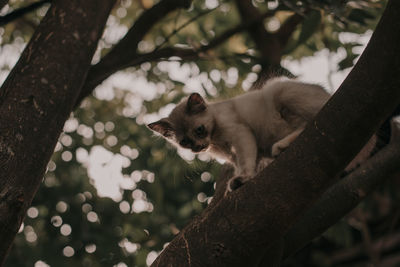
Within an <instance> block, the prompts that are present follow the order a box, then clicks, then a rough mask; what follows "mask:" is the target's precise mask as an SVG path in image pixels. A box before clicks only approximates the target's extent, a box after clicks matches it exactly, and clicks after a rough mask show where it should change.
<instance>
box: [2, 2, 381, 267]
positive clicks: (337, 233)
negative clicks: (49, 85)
mask: <svg viewBox="0 0 400 267" xmlns="http://www.w3.org/2000/svg"><path fill="white" fill-rule="evenodd" d="M25 2H26V1H17V0H16V1H10V3H11V8H17V7H19V6H21V5H22V4H25ZM253 2H254V3H255V4H256V5H257V6H258V8H259V9H260V10H262V11H266V10H268V9H270V10H272V11H274V10H275V16H276V18H277V19H279V20H280V22H281V23H283V22H284V20H285V19H287V17H288V14H289V15H292V14H294V12H299V13H301V14H304V16H305V18H304V20H303V22H302V23H301V24H300V25H299V26H298V27H297V28H296V31H295V32H294V33H293V34H292V36H291V39H290V41H289V44H288V45H287V47H286V48H285V51H286V52H285V53H284V55H285V56H286V57H287V58H292V59H300V58H302V57H304V56H310V55H313V54H314V53H316V52H317V51H320V50H321V49H325V48H327V49H329V50H330V51H332V52H336V51H337V50H338V49H341V48H344V50H345V51H346V57H345V58H344V59H343V60H342V61H341V62H340V64H339V66H338V68H339V69H344V68H348V67H351V66H352V65H353V63H354V59H355V58H356V57H357V55H358V54H357V53H354V52H353V48H354V47H355V46H357V45H358V44H357V43H356V42H351V43H349V42H344V41H341V39H340V38H339V37H340V34H341V33H342V32H352V33H364V32H365V31H366V30H368V29H371V28H373V27H374V25H375V23H376V20H377V16H378V15H379V14H380V12H381V10H382V3H381V2H376V1H373V2H371V3H370V1H351V4H345V3H344V1H313V0H309V1H292V0H290V1H289V0H287V1H282V2H279V3H278V6H275V7H274V6H273V5H272V4H274V3H275V4H276V2H275V1H262V0H257V1H253ZM144 3H145V4H147V5H148V4H150V5H152V4H154V3H153V1H151V0H148V1H144V0H142V1H131V0H121V1H120V2H119V4H118V6H116V7H115V9H114V11H113V13H112V19H110V21H109V22H110V23H109V24H108V26H107V27H108V28H107V30H106V34H105V37H104V38H103V40H102V41H101V42H100V46H99V51H98V52H99V54H102V55H104V54H105V53H107V52H108V51H109V50H110V49H111V48H112V46H113V45H114V44H115V43H116V42H117V41H118V39H119V38H121V37H122V35H123V33H124V31H126V30H128V28H129V27H131V25H132V24H133V23H134V21H135V20H136V19H137V18H138V17H139V15H140V14H142V13H143V12H145V10H144V9H143V4H144ZM215 3H217V6H215V5H214V4H215ZM45 9H46V8H42V9H40V10H38V11H36V12H34V13H32V14H29V15H27V16H25V17H24V18H21V19H19V20H17V21H15V22H13V23H10V24H8V25H6V26H5V27H4V28H2V29H0V31H1V38H2V53H4V51H5V50H4V49H5V47H6V46H8V45H12V46H14V47H17V46H18V45H20V47H19V50H18V52H20V51H21V50H22V45H23V44H24V43H25V42H26V41H27V40H29V37H30V36H31V34H32V32H33V29H34V26H35V25H37V24H38V23H39V20H40V18H41V17H42V16H43V14H44V12H45ZM306 9H307V10H310V11H309V12H306V13H304V11H305V10H306ZM283 14H286V15H285V16H283ZM195 17H197V19H195V20H194V21H193V22H192V23H190V24H188V25H187V26H186V27H184V28H182V29H181V30H180V31H177V29H179V27H180V26H182V25H183V24H185V23H186V22H187V21H188V20H191V19H193V18H195ZM282 18H283V19H282ZM240 23H241V20H240V16H239V14H238V12H237V9H236V6H235V5H234V3H233V2H232V1H194V3H193V5H192V7H191V8H190V9H189V10H188V11H186V10H180V11H175V12H172V13H171V14H168V15H167V16H165V18H163V20H162V21H161V22H160V23H158V24H157V25H156V26H155V27H154V28H153V29H152V30H151V32H150V33H149V34H147V35H146V36H145V39H144V40H142V41H141V43H140V45H139V51H140V52H148V51H151V50H152V49H154V48H161V47H166V46H170V45H185V46H190V47H200V46H202V45H205V44H207V43H209V42H210V40H212V39H213V38H214V37H216V36H220V34H222V33H223V32H225V31H226V30H227V29H230V28H232V27H234V26H236V25H238V24H240ZM107 31H110V32H112V33H114V34H115V35H116V36H118V38H117V37H115V36H112V34H110V33H108V34H107ZM257 57H259V56H258V53H257V51H255V45H254V42H253V41H252V40H251V39H250V37H249V36H248V35H247V34H246V33H243V34H238V35H235V36H233V37H231V38H230V39H229V40H228V41H227V42H225V43H223V44H221V45H220V46H218V47H216V48H215V49H213V50H212V51H209V52H208V53H207V54H206V55H204V57H202V58H200V59H199V60H197V61H196V62H188V63H183V62H180V61H179V60H177V61H174V60H175V59H170V62H167V61H164V62H151V63H149V62H148V63H144V64H142V65H141V66H139V67H132V68H129V69H126V70H124V71H121V72H119V73H117V74H116V75H115V76H113V77H111V78H110V79H109V81H106V82H105V83H103V85H101V86H99V87H98V88H97V89H96V90H95V92H94V96H91V97H89V98H87V99H86V100H85V101H84V102H83V103H82V105H81V107H80V108H79V109H77V110H76V111H75V112H74V114H73V115H71V117H70V119H69V120H68V121H67V123H66V126H65V131H64V133H63V134H62V135H61V136H60V139H59V143H58V144H57V147H56V151H55V153H54V155H53V158H52V160H51V161H50V163H49V165H48V172H47V173H46V175H45V177H44V180H43V184H42V186H41V188H40V189H39V191H38V192H37V195H36V197H35V199H34V202H33V203H32V208H31V209H30V210H29V211H28V214H27V217H26V219H25V221H24V225H23V227H21V232H20V233H19V234H18V235H17V237H16V240H15V244H14V246H13V249H12V251H11V253H10V256H9V258H8V260H7V263H6V266H10V267H11V266H13V267H19V266H21V267H22V266H46V265H40V264H39V263H38V261H43V262H45V263H46V264H48V265H50V266H57V267H63V266H93V267H97V266H146V260H147V261H149V260H150V259H151V258H152V257H154V255H156V252H159V251H161V250H162V248H163V246H164V245H165V244H166V243H167V242H169V241H170V240H171V239H172V238H173V236H174V235H175V234H177V233H178V232H179V230H180V229H182V228H183V227H184V226H185V225H186V224H187V223H188V222H189V220H190V219H191V218H192V217H193V216H195V215H197V214H200V212H201V211H202V210H203V208H204V207H205V206H206V203H207V201H208V200H210V197H211V196H212V194H213V184H214V182H215V179H216V178H217V177H218V173H219V167H220V165H219V164H218V163H217V162H215V161H213V160H209V159H208V158H206V157H204V156H199V157H195V158H193V159H186V160H185V159H183V158H182V157H180V156H179V155H178V154H177V151H176V149H175V148H173V147H171V145H169V144H167V143H166V142H165V141H164V140H163V139H161V138H159V137H155V136H152V133H151V132H150V131H149V130H148V129H147V128H146V126H145V123H146V122H149V121H146V120H150V119H151V118H153V119H156V118H159V117H160V116H162V114H163V112H164V111H163V110H167V109H169V108H171V107H172V106H170V105H168V104H171V103H177V102H179V100H180V99H181V98H182V97H183V96H184V95H186V94H187V93H188V92H190V91H200V92H202V93H204V94H205V95H207V96H208V97H209V98H213V99H219V98H227V97H230V96H233V95H237V94H238V93H240V92H241V91H242V89H241V87H242V85H243V87H244V88H247V89H248V88H249V87H250V85H251V84H252V83H253V82H254V81H255V80H256V78H257V75H256V74H255V72H257V71H259V69H260V68H259V66H254V65H255V63H256V62H258V61H259V59H258V58H257ZM14 61H15V60H14ZM11 67H12V64H11V63H2V65H1V69H2V71H3V72H7V71H9V70H10V69H11ZM121 80H122V81H124V82H120V81H121ZM200 158H201V159H200ZM101 181H102V182H103V184H102V185H100V184H99V183H100V182H101ZM103 191H109V192H113V193H112V194H109V196H108V197H107V196H106V193H104V192H103ZM356 239H357V238H354V231H353V230H351V229H350V226H349V225H348V224H345V223H341V224H340V225H338V226H335V228H333V229H331V230H330V231H329V232H328V233H327V234H326V235H325V236H324V237H323V241H317V242H315V243H314V244H313V246H314V247H315V250H314V252H315V253H311V254H312V255H311V256H310V257H309V258H308V260H309V262H310V265H308V266H311V262H312V264H314V265H312V266H328V265H327V263H326V262H327V260H326V253H324V252H321V251H322V249H321V248H320V247H319V246H320V245H321V243H323V242H328V243H329V244H330V247H332V246H334V247H336V248H337V247H348V246H351V245H353V244H354V243H355V241H354V240H356ZM326 240H328V241H326ZM332 244H334V245H332ZM149 255H150V256H149ZM35 263H36V265H35ZM124 264H125V265H124ZM317 264H319V265H317ZM293 266H295V265H293ZM296 266H297V265H296Z"/></svg>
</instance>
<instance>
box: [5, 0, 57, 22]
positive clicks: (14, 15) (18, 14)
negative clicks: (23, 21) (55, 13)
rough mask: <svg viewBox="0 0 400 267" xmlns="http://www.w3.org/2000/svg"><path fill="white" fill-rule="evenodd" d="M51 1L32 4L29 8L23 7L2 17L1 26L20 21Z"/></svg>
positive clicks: (43, 0) (45, 0) (44, 0)
mask: <svg viewBox="0 0 400 267" xmlns="http://www.w3.org/2000/svg"><path fill="white" fill-rule="evenodd" d="M50 2H51V0H42V1H39V2H35V3H33V4H30V5H29V6H26V7H21V8H19V9H16V10H14V11H12V12H10V13H8V14H7V15H4V16H2V17H0V26H3V25H6V24H7V23H9V22H11V21H13V20H15V19H18V18H20V17H22V16H24V15H25V14H27V13H29V12H31V11H33V10H35V9H37V8H40V7H42V6H43V5H44V4H47V3H50Z"/></svg>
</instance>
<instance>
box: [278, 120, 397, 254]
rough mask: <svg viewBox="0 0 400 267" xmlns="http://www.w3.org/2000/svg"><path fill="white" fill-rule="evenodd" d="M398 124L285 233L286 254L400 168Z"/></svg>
mask: <svg viewBox="0 0 400 267" xmlns="http://www.w3.org/2000/svg"><path fill="white" fill-rule="evenodd" d="M399 147H400V128H399V124H394V123H392V140H391V142H390V144H389V145H387V146H386V147H384V148H383V149H382V150H380V151H379V152H378V153H376V154H375V155H374V156H372V157H371V158H370V159H368V160H367V161H365V162H364V163H363V164H362V165H361V166H360V167H359V168H357V169H356V170H355V171H353V172H352V173H350V174H348V175H347V176H346V177H344V178H343V179H342V180H341V181H340V182H338V183H336V184H335V185H333V186H332V187H331V188H329V189H328V191H327V192H325V193H324V194H323V196H322V197H321V199H320V200H318V202H317V203H315V205H314V206H313V207H312V208H311V209H309V210H308V211H307V212H306V213H305V214H304V216H303V217H302V218H301V219H300V220H299V222H297V223H296V224H295V225H294V227H292V228H291V229H290V230H289V232H288V233H287V234H286V235H285V238H284V239H285V250H284V255H283V257H284V258H286V257H289V256H290V255H292V254H294V253H295V252H296V251H297V250H299V249H300V248H302V247H303V246H305V245H306V244H307V243H308V242H310V241H311V240H313V239H314V238H316V237H318V236H319V235H321V234H322V233H323V232H325V231H326V230H327V229H328V228H329V227H330V226H332V225H334V224H335V223H336V222H337V221H339V220H340V219H341V218H342V217H343V216H345V215H346V214H347V213H348V212H350V211H351V210H352V209H354V208H355V207H356V206H357V205H358V204H359V203H360V202H361V201H362V200H363V199H364V198H365V197H366V196H367V195H368V194H369V193H370V192H372V191H373V190H374V189H375V188H376V187H377V186H378V185H379V184H382V183H383V182H384V181H385V180H386V179H388V178H390V177H391V175H392V174H393V173H395V172H398V171H400V164H399V163H400V149H399Z"/></svg>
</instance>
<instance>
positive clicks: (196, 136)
mask: <svg viewBox="0 0 400 267" xmlns="http://www.w3.org/2000/svg"><path fill="white" fill-rule="evenodd" d="M147 127H149V128H150V129H151V130H153V131H154V132H156V133H159V134H161V135H162V136H164V137H165V138H166V139H167V140H168V141H170V142H171V143H174V144H176V145H179V146H181V147H183V148H187V149H191V150H192V151H193V152H195V153H197V152H201V151H205V150H206V149H207V148H208V146H209V145H210V141H211V133H212V132H213V130H214V118H213V116H212V114H211V112H210V111H209V109H208V105H207V103H206V102H205V101H204V99H203V98H202V97H201V96H200V95H199V94H197V93H193V94H191V95H190V96H189V97H188V98H187V99H185V100H183V101H182V102H181V103H180V104H178V105H177V106H176V107H175V108H174V110H172V112H171V114H170V115H169V116H168V117H166V118H163V119H161V120H159V121H156V122H153V123H150V124H149V125H147Z"/></svg>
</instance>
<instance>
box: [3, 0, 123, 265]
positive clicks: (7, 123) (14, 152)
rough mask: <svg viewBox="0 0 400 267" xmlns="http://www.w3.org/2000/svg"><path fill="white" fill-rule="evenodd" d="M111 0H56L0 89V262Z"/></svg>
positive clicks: (87, 64) (39, 175)
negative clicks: (99, 0)
mask: <svg viewBox="0 0 400 267" xmlns="http://www.w3.org/2000/svg"><path fill="white" fill-rule="evenodd" d="M114 3H115V0H107V1H102V3H101V5H99V3H98V1H97V0H85V1H78V0H71V1H64V0H55V1H52V6H51V7H50V9H49V11H48V12H47V14H46V16H45V18H43V20H42V22H41V23H40V25H39V26H38V28H37V30H36V31H35V33H34V35H33V36H32V39H31V40H30V42H29V44H28V45H27V47H26V48H25V50H24V51H23V53H22V55H21V57H20V60H19V61H18V62H17V64H16V66H15V67H14V68H13V70H12V71H11V73H10V75H9V76H8V78H7V80H6V81H5V82H4V84H3V86H2V88H1V90H0V263H3V262H4V259H5V257H6V255H7V252H8V250H9V248H10V246H11V243H12V241H13V239H14V237H15V234H16V233H17V231H18V229H19V227H20V225H21V222H22V221H23V218H24V215H25V211H26V209H27V208H28V207H29V206H30V203H31V201H32V198H33V196H34V195H35V193H36V190H37V188H38V187H39V185H40V182H41V181H42V177H43V175H44V173H45V170H46V164H47V162H48V161H49V159H50V156H51V155H52V153H53V151H54V147H55V144H56V142H57V138H58V136H59V134H60V133H61V131H62V128H63V125H64V122H65V120H66V119H67V118H68V116H69V114H70V112H71V110H72V108H73V105H74V103H75V101H76V98H77V96H78V95H79V92H80V89H81V87H82V85H83V82H84V81H85V78H86V75H87V71H88V69H89V67H90V62H91V59H92V56H93V53H94V51H95V49H96V46H97V42H98V40H99V38H100V37H101V35H102V32H103V28H104V25H105V22H106V20H107V18H108V15H109V13H110V11H111V8H112V6H113V5H114Z"/></svg>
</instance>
